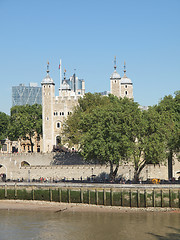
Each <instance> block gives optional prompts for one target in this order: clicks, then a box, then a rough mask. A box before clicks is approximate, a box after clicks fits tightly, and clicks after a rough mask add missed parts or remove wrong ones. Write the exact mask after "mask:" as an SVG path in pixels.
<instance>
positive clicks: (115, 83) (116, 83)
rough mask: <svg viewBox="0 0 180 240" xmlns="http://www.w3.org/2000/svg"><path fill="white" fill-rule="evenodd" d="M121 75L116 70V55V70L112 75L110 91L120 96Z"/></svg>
mask: <svg viewBox="0 0 180 240" xmlns="http://www.w3.org/2000/svg"><path fill="white" fill-rule="evenodd" d="M120 88H121V77H120V75H119V73H117V71H116V57H114V72H113V73H112V74H111V77H110V92H111V94H113V95H115V96H117V97H120Z"/></svg>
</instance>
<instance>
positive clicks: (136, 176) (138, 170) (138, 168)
mask: <svg viewBox="0 0 180 240" xmlns="http://www.w3.org/2000/svg"><path fill="white" fill-rule="evenodd" d="M145 166H146V162H145V161H144V163H143V164H142V165H141V166H138V165H136V166H135V169H134V179H133V182H135V183H137V182H139V175H140V173H141V171H142V170H143V168H144V167H145Z"/></svg>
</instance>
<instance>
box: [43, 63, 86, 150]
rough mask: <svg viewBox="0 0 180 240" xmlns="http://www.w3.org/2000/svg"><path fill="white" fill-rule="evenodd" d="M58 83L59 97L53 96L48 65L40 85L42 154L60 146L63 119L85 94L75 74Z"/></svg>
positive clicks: (81, 82)
mask: <svg viewBox="0 0 180 240" xmlns="http://www.w3.org/2000/svg"><path fill="white" fill-rule="evenodd" d="M65 72H66V70H65V71H64V79H63V81H62V82H61V83H60V88H59V96H55V83H54V81H53V80H52V78H51V77H50V76H49V63H48V65H47V75H46V77H45V78H44V79H43V81H42V82H41V85H42V116H43V152H51V151H52V150H53V149H57V148H58V147H60V145H61V144H62V139H63V131H62V130H63V124H64V121H65V119H66V118H67V117H68V116H69V115H70V114H71V113H72V112H73V111H74V107H75V106H76V105H77V104H78V99H79V98H81V97H83V96H84V94H85V82H84V80H83V79H79V78H78V77H77V76H76V75H75V73H74V74H73V76H71V77H70V78H69V79H66V76H65Z"/></svg>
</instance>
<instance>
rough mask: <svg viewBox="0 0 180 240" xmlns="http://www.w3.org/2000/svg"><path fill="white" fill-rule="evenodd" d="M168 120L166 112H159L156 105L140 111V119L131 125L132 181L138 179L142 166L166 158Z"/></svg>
mask: <svg viewBox="0 0 180 240" xmlns="http://www.w3.org/2000/svg"><path fill="white" fill-rule="evenodd" d="M168 126H169V121H168V119H167V116H166V114H159V113H158V112H157V111H156V107H149V109H148V110H147V111H142V114H141V121H140V122H139V123H138V124H137V125H134V126H132V127H131V129H132V132H130V133H129V134H130V135H131V134H132V139H133V148H132V161H133V164H134V181H135V182H137V181H138V180H139V176H140V173H141V171H142V170H143V168H144V167H145V166H146V165H148V164H160V163H162V162H163V161H165V159H166V149H167V137H168V134H169V130H168Z"/></svg>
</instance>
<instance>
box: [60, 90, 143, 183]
mask: <svg viewBox="0 0 180 240" xmlns="http://www.w3.org/2000/svg"><path fill="white" fill-rule="evenodd" d="M138 114H141V112H140V110H139V108H138V104H137V103H134V102H133V100H130V99H127V98H125V99H118V98H117V97H115V96H113V95H109V97H104V96H101V95H98V94H95V95H93V94H87V95H85V97H84V98H83V99H81V100H80V101H79V105H78V106H77V107H76V110H75V111H74V113H73V114H72V115H71V116H70V117H69V118H68V120H67V121H66V124H65V131H64V133H65V135H66V137H67V138H68V140H69V142H71V143H74V144H79V147H80V153H81V155H82V156H83V157H84V159H85V160H86V161H90V160H92V159H96V160H98V161H99V162H100V163H102V164H109V165H110V179H111V180H114V179H115V177H116V174H117V171H118V168H119V164H120V162H123V161H128V159H129V158H130V156H131V155H132V141H131V138H130V137H129V132H130V129H129V123H130V122H131V121H132V119H133V118H136V120H137V121H139V119H140V118H139V117H138V116H137V115H138ZM134 122H135V120H134Z"/></svg>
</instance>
